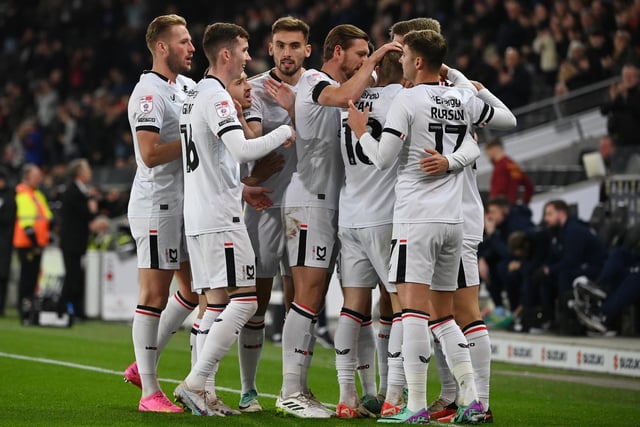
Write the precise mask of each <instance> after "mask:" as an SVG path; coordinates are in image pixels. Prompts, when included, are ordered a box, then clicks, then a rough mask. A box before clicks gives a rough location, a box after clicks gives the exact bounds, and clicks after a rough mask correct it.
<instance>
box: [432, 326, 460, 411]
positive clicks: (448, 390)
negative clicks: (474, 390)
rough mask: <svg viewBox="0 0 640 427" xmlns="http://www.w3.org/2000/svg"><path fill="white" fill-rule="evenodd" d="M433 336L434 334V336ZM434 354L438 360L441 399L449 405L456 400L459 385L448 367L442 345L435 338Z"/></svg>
mask: <svg viewBox="0 0 640 427" xmlns="http://www.w3.org/2000/svg"><path fill="white" fill-rule="evenodd" d="M432 335H433V334H432ZM433 346H434V348H433V354H434V356H435V358H436V366H437V367H438V376H439V377H440V395H439V396H438V398H439V399H442V400H444V401H445V402H446V403H447V404H449V403H451V402H453V401H455V400H456V392H457V388H458V386H457V384H456V379H455V378H453V374H452V373H451V370H450V369H449V365H447V360H446V358H445V357H444V353H443V352H442V343H441V342H440V341H438V339H437V338H436V337H433Z"/></svg>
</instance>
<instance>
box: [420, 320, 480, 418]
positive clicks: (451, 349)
mask: <svg viewBox="0 0 640 427" xmlns="http://www.w3.org/2000/svg"><path fill="white" fill-rule="evenodd" d="M430 327H431V331H432V332H433V334H434V336H435V337H436V339H437V340H438V341H440V344H441V345H442V352H443V353H444V356H445V358H446V360H447V363H448V364H449V368H450V369H451V373H452V374H453V376H454V377H455V379H456V381H457V382H458V387H460V393H459V396H458V399H459V402H458V405H459V406H467V405H469V404H470V403H471V402H473V401H474V400H477V399H478V394H477V392H476V385H475V380H474V378H473V366H472V365H471V356H470V355H469V344H467V340H466V339H465V337H464V335H463V334H462V331H461V330H460V328H459V327H458V325H457V324H456V322H455V320H454V319H453V316H447V317H444V318H442V319H437V320H435V321H433V323H432V324H431V326H430Z"/></svg>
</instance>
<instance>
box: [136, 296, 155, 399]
mask: <svg viewBox="0 0 640 427" xmlns="http://www.w3.org/2000/svg"><path fill="white" fill-rule="evenodd" d="M161 313H162V310H160V309H159V308H155V307H148V306H144V305H138V306H137V307H136V311H135V313H134V315H133V325H132V327H131V336H132V338H133V351H134V353H135V355H136V362H137V363H138V371H139V372H140V381H141V382H142V397H149V396H151V395H152V394H154V393H156V392H158V391H160V384H159V383H158V375H157V372H156V361H157V360H158V325H159V324H160V315H161Z"/></svg>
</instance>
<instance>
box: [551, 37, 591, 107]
mask: <svg viewBox="0 0 640 427" xmlns="http://www.w3.org/2000/svg"><path fill="white" fill-rule="evenodd" d="M601 78H602V67H601V65H600V63H599V62H597V61H595V60H594V58H593V57H590V56H589V55H588V54H587V47H586V46H585V45H584V43H582V42H581V41H580V40H572V41H571V43H569V48H568V50H567V59H565V60H564V61H563V62H562V64H561V65H560V68H559V70H558V84H559V85H560V86H559V87H557V89H558V90H557V91H556V94H563V93H566V92H567V91H570V90H575V89H578V88H581V87H583V86H587V85H590V84H592V83H595V82H597V81H598V80H599V79H601Z"/></svg>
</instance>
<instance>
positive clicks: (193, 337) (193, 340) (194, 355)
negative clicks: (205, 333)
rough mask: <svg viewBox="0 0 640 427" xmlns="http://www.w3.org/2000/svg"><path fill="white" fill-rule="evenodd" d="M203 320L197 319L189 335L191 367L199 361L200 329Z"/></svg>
mask: <svg viewBox="0 0 640 427" xmlns="http://www.w3.org/2000/svg"><path fill="white" fill-rule="evenodd" d="M200 322H202V319H196V320H195V321H194V322H193V325H192V326H191V333H190V334H189V347H190V348H191V367H192V368H193V365H195V364H196V362H197V361H198V330H199V329H200Z"/></svg>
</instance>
